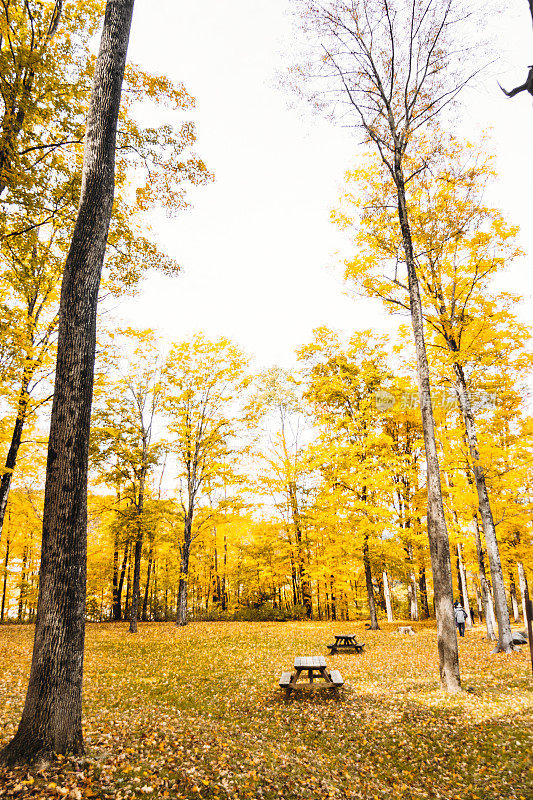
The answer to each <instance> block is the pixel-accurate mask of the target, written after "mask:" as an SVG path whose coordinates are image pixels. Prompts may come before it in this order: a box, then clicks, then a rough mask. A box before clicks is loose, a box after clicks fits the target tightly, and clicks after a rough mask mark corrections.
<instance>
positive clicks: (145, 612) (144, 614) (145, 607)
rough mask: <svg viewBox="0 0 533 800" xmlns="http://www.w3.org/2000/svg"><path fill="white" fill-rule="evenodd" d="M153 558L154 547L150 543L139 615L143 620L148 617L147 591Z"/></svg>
mask: <svg viewBox="0 0 533 800" xmlns="http://www.w3.org/2000/svg"><path fill="white" fill-rule="evenodd" d="M153 560H154V548H153V546H152V545H150V550H149V552H148V567H147V569H146V586H145V588H144V598H143V608H142V614H141V617H142V619H143V620H144V622H146V621H147V619H148V592H149V591H150V576H151V574H152V563H153Z"/></svg>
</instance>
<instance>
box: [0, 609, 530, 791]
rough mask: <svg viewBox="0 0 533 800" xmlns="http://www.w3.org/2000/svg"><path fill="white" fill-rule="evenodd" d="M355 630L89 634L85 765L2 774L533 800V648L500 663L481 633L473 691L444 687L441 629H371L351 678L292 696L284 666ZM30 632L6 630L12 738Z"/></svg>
mask: <svg viewBox="0 0 533 800" xmlns="http://www.w3.org/2000/svg"><path fill="white" fill-rule="evenodd" d="M345 627H346V623H344V624H341V625H339V624H338V623H337V624H334V623H322V622H309V623H288V622H287V623H194V624H190V625H189V626H187V627H186V628H176V627H175V626H174V625H172V624H171V623H147V624H140V626H139V633H138V634H137V635H136V636H131V635H130V634H128V633H127V626H126V625H123V624H101V625H90V626H89V627H88V630H87V651H86V662H85V664H86V666H85V704H84V719H85V743H86V748H87V753H86V755H85V756H84V757H82V758H57V760H55V761H54V762H53V763H52V764H48V765H46V766H45V767H43V768H42V769H39V768H38V767H39V765H36V767H35V768H33V769H30V770H28V769H26V770H23V769H17V770H11V771H6V770H4V771H3V772H0V796H6V797H16V798H30V797H31V798H58V797H66V798H70V800H82V798H101V799H102V800H103V798H115V800H133V798H165V797H169V798H176V800H190V798H193V799H194V800H199V799H200V798H219V799H220V800H227V798H235V800H256V799H257V800H263V798H264V800H278V798H283V799H284V800H285V799H286V800H304V798H305V800H314V799H315V798H316V800H318V799H319V798H320V800H323V799H324V798H332V800H341V798H342V799H343V800H344V799H348V800H350V798H354V799H356V798H364V800H381V799H382V798H388V800H400V799H401V798H403V799H404V800H408V799H410V798H435V799H436V798H439V799H441V800H503V798H505V800H530V798H531V797H533V779H532V777H531V775H532V766H533V765H532V760H531V753H532V750H533V748H532V745H533V735H532V731H533V725H532V722H533V713H532V712H533V680H532V678H531V674H530V667H529V666H528V652H526V651H524V652H521V653H520V652H513V653H511V654H509V655H502V654H500V655H491V651H492V649H493V645H492V643H490V642H487V641H485V640H484V639H483V631H482V629H481V627H477V628H476V629H474V631H472V632H469V633H468V634H467V636H466V637H465V638H464V639H461V640H460V659H461V675H462V682H463V687H464V688H465V689H468V691H465V692H462V693H460V694H459V695H455V696H448V695H446V694H444V693H443V692H442V691H441V689H440V688H439V684H438V666H437V655H436V634H435V629H434V627H433V626H432V625H430V624H427V625H422V624H421V625H420V626H419V630H418V632H417V635H416V636H415V637H406V636H401V635H400V634H398V633H395V632H394V631H395V628H396V626H392V625H389V626H386V625H384V626H383V627H384V630H382V631H366V630H364V626H363V624H362V623H349V625H348V627H349V628H350V630H351V631H353V632H355V633H356V634H357V637H358V639H360V640H362V641H365V642H366V645H365V652H364V653H363V655H355V654H348V653H344V654H337V655H334V656H330V655H327V656H326V660H327V662H328V665H329V666H335V667H336V668H338V669H339V670H340V672H341V673H342V675H343V677H344V680H345V682H346V686H345V689H344V690H343V699H342V700H341V701H340V702H338V701H336V700H335V698H334V697H333V696H330V695H329V694H328V693H324V692H315V693H313V694H310V695H307V694H306V695H305V696H297V697H295V698H293V699H291V700H290V701H289V702H288V703H287V702H286V701H285V700H284V696H283V693H282V692H281V690H280V689H279V688H278V680H279V677H280V675H281V672H282V671H283V670H285V669H290V668H291V667H292V662H293V660H294V657H295V656H297V655H319V654H326V652H327V651H326V647H325V645H326V644H327V643H328V642H329V641H332V638H331V637H332V633H333V632H339V631H341V629H343V628H345ZM32 635H33V630H32V629H31V628H30V627H15V626H4V627H2V628H0V664H1V665H2V671H1V672H0V709H2V711H1V712H0V713H1V717H0V726H2V727H0V732H1V733H0V736H1V740H2V744H3V743H5V742H7V741H8V740H9V738H10V737H11V736H12V735H13V734H14V732H15V729H16V725H17V723H18V720H19V718H20V713H21V710H22V704H23V701H24V696H25V689H26V682H27V676H28V672H29V665H30V659H31V646H32Z"/></svg>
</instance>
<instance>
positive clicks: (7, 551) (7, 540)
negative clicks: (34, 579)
mask: <svg viewBox="0 0 533 800" xmlns="http://www.w3.org/2000/svg"><path fill="white" fill-rule="evenodd" d="M10 527H11V526H10ZM10 535H11V532H10V533H8V535H7V537H6V556H5V558H4V588H3V589H2V611H1V613H0V622H3V621H4V612H5V607H6V589H7V575H8V572H7V567H8V564H9V546H10V539H9V537H10Z"/></svg>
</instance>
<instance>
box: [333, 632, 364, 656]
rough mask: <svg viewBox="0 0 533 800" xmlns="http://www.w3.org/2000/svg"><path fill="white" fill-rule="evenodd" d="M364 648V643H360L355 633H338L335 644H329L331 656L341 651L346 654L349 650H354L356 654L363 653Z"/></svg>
mask: <svg viewBox="0 0 533 800" xmlns="http://www.w3.org/2000/svg"><path fill="white" fill-rule="evenodd" d="M364 646H365V643H364V642H358V641H357V640H356V638H355V633H336V634H335V643H334V644H328V647H329V651H330V653H331V655H333V654H334V653H337V652H338V651H339V650H342V651H343V652H346V651H347V650H353V651H354V653H362V652H363V647H364Z"/></svg>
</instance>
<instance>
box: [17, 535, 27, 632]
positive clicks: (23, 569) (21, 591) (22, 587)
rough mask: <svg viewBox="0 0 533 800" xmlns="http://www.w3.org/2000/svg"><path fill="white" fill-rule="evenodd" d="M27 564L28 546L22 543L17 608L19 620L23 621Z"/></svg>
mask: <svg viewBox="0 0 533 800" xmlns="http://www.w3.org/2000/svg"><path fill="white" fill-rule="evenodd" d="M27 566H28V546H27V545H24V550H23V551H22V566H21V569H20V585H19V608H18V621H19V622H24V605H25V601H26V594H27V591H28V582H27V577H26V568H27Z"/></svg>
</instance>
